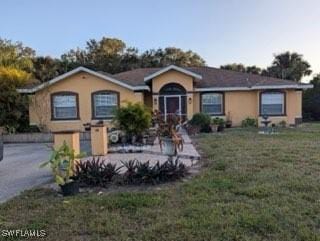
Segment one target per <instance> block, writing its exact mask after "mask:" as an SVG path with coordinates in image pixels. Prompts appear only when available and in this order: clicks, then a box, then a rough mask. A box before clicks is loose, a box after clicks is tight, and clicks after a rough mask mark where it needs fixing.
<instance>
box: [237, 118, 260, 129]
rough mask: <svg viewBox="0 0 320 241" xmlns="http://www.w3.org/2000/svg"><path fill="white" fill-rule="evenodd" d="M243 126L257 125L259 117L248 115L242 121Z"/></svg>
mask: <svg viewBox="0 0 320 241" xmlns="http://www.w3.org/2000/svg"><path fill="white" fill-rule="evenodd" d="M241 126H242V127H257V126H258V121H257V119H254V118H250V117H247V118H246V119H244V120H243V121H242V122H241Z"/></svg>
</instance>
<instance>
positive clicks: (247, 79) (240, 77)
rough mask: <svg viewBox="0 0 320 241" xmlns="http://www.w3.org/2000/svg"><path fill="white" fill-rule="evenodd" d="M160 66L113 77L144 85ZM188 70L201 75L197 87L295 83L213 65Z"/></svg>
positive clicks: (135, 84)
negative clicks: (146, 78) (145, 80)
mask: <svg viewBox="0 0 320 241" xmlns="http://www.w3.org/2000/svg"><path fill="white" fill-rule="evenodd" d="M161 69H162V68H141V69H134V70H130V71H126V72H122V73H118V74H114V75H113V77H114V78H116V79H118V80H120V81H123V82H125V83H127V84H130V85H133V86H137V85H144V84H145V82H144V78H145V77H146V76H148V75H151V74H153V73H155V72H157V71H159V70H161ZM184 69H187V70H189V71H192V72H194V73H197V74H199V75H201V76H202V79H201V80H198V81H197V82H196V87H197V88H215V87H217V88H218V87H249V88H250V87H252V86H266V85H267V86H268V85H272V86H274V85H296V84H297V83H296V82H294V81H290V80H284V79H277V78H271V77H266V76H261V75H256V74H248V73H242V72H236V71H232V70H225V69H218V68H213V67H185V68H184Z"/></svg>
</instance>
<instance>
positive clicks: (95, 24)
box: [0, 0, 320, 73]
mask: <svg viewBox="0 0 320 241" xmlns="http://www.w3.org/2000/svg"><path fill="white" fill-rule="evenodd" d="M1 8H2V9H1V10H2V11H1V14H0V37H1V38H6V39H10V40H13V41H21V42H23V43H24V44H25V45H27V46H29V47H32V48H33V49H35V50H36V52H37V54H38V55H50V56H53V57H60V55H61V54H63V53H65V52H67V51H68V50H70V49H71V48H76V47H81V48H83V47H84V46H85V43H86V41H87V40H89V39H92V38H94V39H97V40H99V39H101V38H102V37H103V36H106V37H114V38H119V39H121V40H123V41H124V42H125V43H126V44H127V46H133V47H137V48H138V49H139V50H140V51H144V50H147V49H150V48H160V47H161V48H164V47H168V46H174V47H179V48H182V49H184V50H189V49H190V50H192V51H195V52H197V53H198V54H200V55H201V56H202V57H203V58H204V59H205V61H206V64H207V65H209V66H214V67H219V66H220V65H223V64H227V63H243V64H245V65H257V66H259V67H266V66H268V65H270V64H271V62H272V60H273V55H274V54H277V53H280V52H283V51H286V50H289V51H296V52H298V53H300V54H303V56H304V58H305V59H306V60H307V61H309V63H310V64H311V66H312V70H313V73H319V72H320V1H319V0H304V1H302V0H2V1H1Z"/></svg>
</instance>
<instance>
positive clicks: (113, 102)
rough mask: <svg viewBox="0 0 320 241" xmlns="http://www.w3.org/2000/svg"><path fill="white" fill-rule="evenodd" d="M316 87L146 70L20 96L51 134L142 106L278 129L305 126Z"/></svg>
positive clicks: (87, 73)
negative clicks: (266, 121) (307, 94)
mask: <svg viewBox="0 0 320 241" xmlns="http://www.w3.org/2000/svg"><path fill="white" fill-rule="evenodd" d="M307 88H312V85H308V84H302V83H296V82H293V81H289V80H283V79H277V78H270V77H264V76H260V75H254V74H248V73H241V72H235V71H230V70H223V69H218V68H211V67H178V66H175V65H170V66H167V67H163V68H140V69H134V70H130V71H126V72H122V73H118V74H114V75H111V74H108V73H104V72H100V71H93V70H90V69H87V68H84V67H78V68H76V69H74V70H72V71H70V72H67V73H65V74H63V75H60V76H58V77H56V78H54V79H52V80H50V81H49V82H47V83H43V84H40V85H37V86H32V87H29V88H24V89H19V92H21V93H25V94H28V95H30V98H31V102H30V108H29V115H30V124H31V125H38V126H41V125H42V126H46V127H47V128H48V129H49V130H51V131H60V130H68V129H80V130H83V129H84V126H83V125H84V124H85V123H96V122H97V121H98V120H103V121H105V122H106V123H109V122H110V120H111V119H112V117H113V109H114V108H116V107H118V106H119V105H123V104H125V103H126V102H128V101H129V102H140V103H144V104H145V105H146V106H148V107H150V108H151V109H153V110H159V111H160V112H161V113H162V115H163V118H164V119H166V118H167V116H168V115H170V114H178V115H180V116H181V117H182V118H184V119H190V118H192V116H193V114H194V113H197V112H203V113H207V114H209V115H210V116H212V117H216V116H218V117H221V118H225V119H226V118H228V119H230V120H231V121H232V123H233V125H234V126H239V125H241V121H242V120H244V119H245V118H247V117H251V118H256V119H258V120H259V123H260V121H261V118H262V116H263V115H268V116H269V117H270V119H271V121H272V122H273V123H278V122H280V121H285V122H286V123H287V124H290V125H295V124H297V123H299V122H301V119H302V116H301V109H302V107H301V106H302V103H301V102H302V99H301V97H302V90H303V89H307Z"/></svg>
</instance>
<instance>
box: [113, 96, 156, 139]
mask: <svg viewBox="0 0 320 241" xmlns="http://www.w3.org/2000/svg"><path fill="white" fill-rule="evenodd" d="M113 122H114V123H115V125H116V127H117V128H119V129H120V130H121V131H123V132H124V133H125V134H126V140H127V141H130V142H131V143H132V144H134V143H135V142H136V141H138V140H140V139H142V138H141V137H142V135H143V133H144V132H145V131H146V130H147V129H148V128H149V127H150V125H151V111H150V110H149V109H148V108H147V107H146V106H144V105H142V104H140V103H134V104H133V103H130V102H128V103H127V105H126V106H121V107H119V108H117V109H116V110H115V117H114V119H113Z"/></svg>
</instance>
